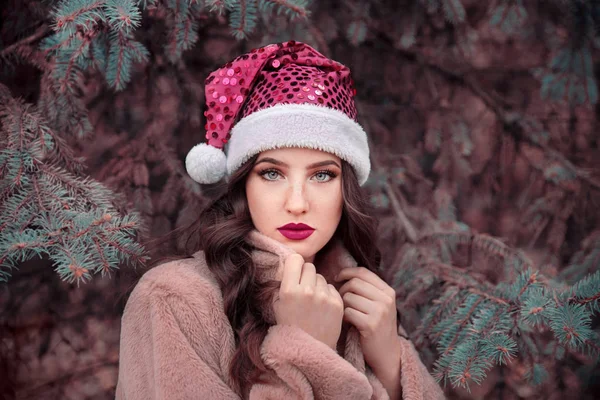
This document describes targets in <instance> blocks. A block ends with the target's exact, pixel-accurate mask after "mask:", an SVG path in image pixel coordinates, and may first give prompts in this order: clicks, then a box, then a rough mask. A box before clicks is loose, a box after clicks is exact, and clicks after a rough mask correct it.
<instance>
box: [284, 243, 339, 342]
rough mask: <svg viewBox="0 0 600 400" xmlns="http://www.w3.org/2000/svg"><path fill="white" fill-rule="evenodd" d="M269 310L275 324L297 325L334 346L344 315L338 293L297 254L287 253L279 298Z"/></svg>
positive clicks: (313, 266) (310, 264)
mask: <svg viewBox="0 0 600 400" xmlns="http://www.w3.org/2000/svg"><path fill="white" fill-rule="evenodd" d="M273 310H274V312H275V318H276V320H277V323H278V324H287V325H294V326H298V327H300V328H301V329H303V330H304V331H305V332H307V333H308V334H309V335H311V336H312V337H314V338H315V339H317V340H319V341H321V342H323V343H325V344H326V345H328V346H329V347H331V348H332V349H333V350H336V346H337V342H338V339H339V337H340V332H341V330H342V319H343V317H344V303H343V301H342V297H341V296H340V294H339V293H338V292H337V290H335V287H334V286H333V285H331V284H328V283H327V281H326V280H325V278H324V277H323V275H321V274H317V272H316V268H315V265H314V264H312V263H305V262H304V258H303V257H302V256H301V255H300V254H291V255H290V256H288V257H287V258H286V260H285V265H284V269H283V278H282V280H281V287H280V289H279V299H278V301H275V303H274V305H273Z"/></svg>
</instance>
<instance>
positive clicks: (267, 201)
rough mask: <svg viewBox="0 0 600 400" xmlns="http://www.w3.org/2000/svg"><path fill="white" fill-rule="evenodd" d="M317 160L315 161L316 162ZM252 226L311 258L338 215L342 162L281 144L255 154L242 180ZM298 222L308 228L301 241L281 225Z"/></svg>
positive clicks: (328, 235) (330, 234) (328, 236)
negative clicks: (308, 234)
mask: <svg viewBox="0 0 600 400" xmlns="http://www.w3.org/2000/svg"><path fill="white" fill-rule="evenodd" d="M317 164H318V165H317ZM246 197H247V199H248V206H249V208H250V214H251V216H252V222H253V223H254V227H255V228H256V229H257V230H258V231H259V232H261V233H262V234H264V235H266V236H268V237H270V238H273V239H275V240H277V241H279V242H281V243H284V244H285V245H287V246H289V247H291V248H292V249H294V250H295V251H296V252H297V253H299V254H300V255H302V256H303V257H304V260H305V262H313V261H314V256H315V254H317V252H318V251H319V250H321V249H322V248H323V247H324V246H325V245H326V244H327V242H329V240H330V239H331V238H332V237H333V234H334V233H335V231H336V229H337V226H338V224H339V222H340V219H341V217H342V204H343V200H342V163H341V160H340V158H339V157H337V156H335V155H333V154H330V153H326V152H323V151H320V150H312V149H305V148H283V149H273V150H267V151H264V152H262V153H260V154H259V156H258V158H257V159H256V162H255V163H254V167H253V168H252V170H251V171H250V174H249V175H248V178H247V180H246ZM289 223H293V224H299V223H304V224H306V225H309V226H310V227H311V228H313V229H314V231H313V232H312V234H311V235H310V236H308V237H306V238H304V239H297V238H296V239H294V238H290V237H286V234H287V235H288V236H290V235H293V234H294V232H291V233H290V232H286V231H285V230H283V232H282V230H279V229H278V228H281V227H282V226H284V225H286V224H289Z"/></svg>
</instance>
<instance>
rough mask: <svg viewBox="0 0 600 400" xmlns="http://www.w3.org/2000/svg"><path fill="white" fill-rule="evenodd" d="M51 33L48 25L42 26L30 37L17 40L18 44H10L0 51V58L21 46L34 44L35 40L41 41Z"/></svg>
mask: <svg viewBox="0 0 600 400" xmlns="http://www.w3.org/2000/svg"><path fill="white" fill-rule="evenodd" d="M51 31H52V30H51V28H50V27H49V26H48V25H46V24H42V25H41V26H39V27H38V28H37V29H36V31H35V32H34V33H32V34H31V35H29V36H27V37H26V38H23V39H21V40H19V41H18V42H15V43H13V44H11V45H10V46H8V47H6V48H4V49H3V50H2V51H0V58H3V57H6V56H8V55H9V54H10V53H12V52H14V51H15V50H17V49H18V48H19V47H21V46H26V45H29V44H31V43H33V42H35V41H36V40H39V39H41V38H42V37H44V36H46V35H47V34H48V33H50V32H51Z"/></svg>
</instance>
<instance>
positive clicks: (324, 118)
mask: <svg viewBox="0 0 600 400" xmlns="http://www.w3.org/2000/svg"><path fill="white" fill-rule="evenodd" d="M205 84H206V86H205V95H206V103H207V110H206V111H205V113H204V115H205V116H206V121H207V122H206V126H205V128H206V139H207V143H200V144H197V145H196V146H194V147H193V148H192V149H191V150H190V152H189V153H188V155H187V157H186V160H185V165H186V169H187V172H188V173H189V175H190V176H191V177H192V179H194V180H195V181H196V182H199V183H216V182H218V181H219V180H221V179H222V178H223V177H225V175H226V174H228V175H231V174H232V173H233V172H234V171H235V170H237V169H238V168H239V167H240V166H242V165H243V164H244V163H245V162H246V161H247V160H248V159H249V158H251V157H252V156H254V155H255V154H258V153H260V152H262V151H265V150H270V149H275V148H283V147H303V148H311V149H318V150H322V151H325V152H328V153H332V154H335V155H336V156H338V157H340V158H341V159H343V160H345V161H347V162H348V163H349V164H350V165H352V167H353V168H354V170H355V171H356V174H357V177H358V181H359V184H360V185H361V186H362V185H363V184H364V183H365V182H366V180H367V178H368V176H369V172H370V169H371V164H370V161H369V146H368V142H367V135H366V133H365V131H364V130H363V129H362V127H361V126H360V125H359V124H358V123H357V120H356V117H357V112H356V106H355V104H354V96H355V95H356V90H355V89H354V87H353V86H354V82H353V80H352V78H351V76H350V70H349V69H348V68H347V67H346V66H344V65H342V64H340V63H338V62H336V61H333V60H330V59H328V58H327V57H325V56H323V55H322V54H321V53H319V52H318V51H316V50H315V49H313V48H312V47H310V46H309V45H307V44H305V43H301V42H295V41H293V40H291V41H288V42H284V43H277V44H270V45H268V46H265V47H261V48H258V49H253V50H252V51H250V52H249V53H247V54H244V55H241V56H239V57H237V58H236V59H234V60H233V61H231V62H228V63H227V64H225V65H224V66H223V67H222V68H219V69H217V70H216V71H214V72H212V73H211V74H210V75H209V76H208V78H207V79H206V81H205ZM236 121H237V122H236ZM224 150H225V151H224Z"/></svg>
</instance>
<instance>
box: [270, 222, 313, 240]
mask: <svg viewBox="0 0 600 400" xmlns="http://www.w3.org/2000/svg"><path fill="white" fill-rule="evenodd" d="M277 229H278V230H279V233H281V234H282V235H283V236H285V237H286V238H288V239H291V240H303V239H306V238H307V237H309V236H310V235H312V233H313V232H314V231H315V229H314V228H312V227H310V226H308V225H306V224H302V223H300V224H294V223H293V222H292V223H289V224H286V225H283V226H280V227H279V228H277Z"/></svg>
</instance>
